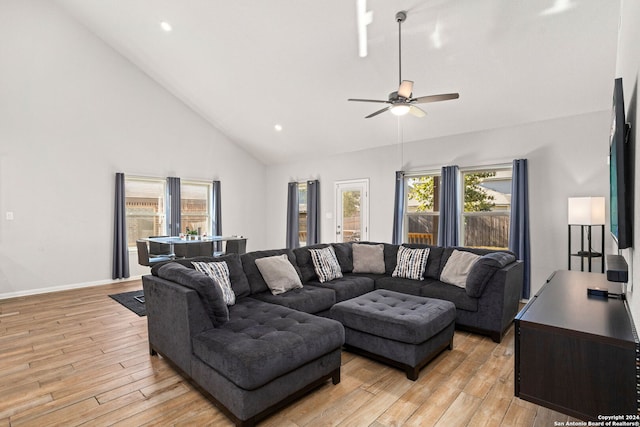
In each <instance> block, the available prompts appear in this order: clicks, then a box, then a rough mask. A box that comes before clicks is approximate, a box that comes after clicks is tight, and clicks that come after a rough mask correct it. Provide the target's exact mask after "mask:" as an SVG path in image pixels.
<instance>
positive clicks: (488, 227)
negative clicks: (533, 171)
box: [460, 167, 512, 249]
mask: <svg viewBox="0 0 640 427" xmlns="http://www.w3.org/2000/svg"><path fill="white" fill-rule="evenodd" d="M511 172H512V171H511V167H505V168H502V169H497V168H496V169H484V170H468V171H464V172H463V173H462V182H463V191H462V194H463V209H462V226H461V234H462V239H461V242H460V244H461V245H463V246H471V247H483V248H491V249H507V248H508V247H509V221H510V219H509V218H510V214H511Z"/></svg>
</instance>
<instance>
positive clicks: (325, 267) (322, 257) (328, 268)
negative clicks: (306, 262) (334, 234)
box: [309, 246, 342, 283]
mask: <svg viewBox="0 0 640 427" xmlns="http://www.w3.org/2000/svg"><path fill="white" fill-rule="evenodd" d="M309 252H311V261H313V268H314V270H315V271H316V274H317V275H318V281H319V282H320V283H324V282H328V281H329V280H333V279H339V278H341V277H342V270H341V269H340V264H339V263H338V258H337V257H336V253H335V251H334V250H333V246H327V247H326V248H323V249H309Z"/></svg>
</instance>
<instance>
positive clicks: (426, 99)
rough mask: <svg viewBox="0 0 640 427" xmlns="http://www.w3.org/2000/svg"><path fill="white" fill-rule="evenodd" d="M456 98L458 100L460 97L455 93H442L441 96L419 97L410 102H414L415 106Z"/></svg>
mask: <svg viewBox="0 0 640 427" xmlns="http://www.w3.org/2000/svg"><path fill="white" fill-rule="evenodd" d="M458 98H460V95H459V94H457V93H443V94H441V95H428V96H420V97H418V98H413V99H411V102H414V103H416V104H424V103H427V102H439V101H448V100H450V99H458Z"/></svg>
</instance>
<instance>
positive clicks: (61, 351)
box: [0, 281, 568, 427]
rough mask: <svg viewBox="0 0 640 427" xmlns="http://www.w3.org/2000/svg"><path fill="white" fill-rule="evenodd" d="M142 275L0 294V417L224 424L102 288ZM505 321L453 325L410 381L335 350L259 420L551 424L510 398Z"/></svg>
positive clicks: (44, 421)
mask: <svg viewBox="0 0 640 427" xmlns="http://www.w3.org/2000/svg"><path fill="white" fill-rule="evenodd" d="M141 288H142V286H141V283H140V281H131V282H126V283H120V284H116V285H107V286H98V287H93V288H85V289H79V290H73V291H64V292H57V293H51V294H44V295H37V296H29V297H23V298H14V299H6V300H0V427H4V426H23V425H29V426H50V425H64V426H74V425H81V424H86V425H114V424H115V425H123V426H138V425H215V426H226V425H231V423H230V422H229V420H228V419H227V418H225V417H224V416H223V415H222V414H221V413H220V412H219V411H218V410H217V409H216V408H215V407H214V406H213V405H212V404H211V403H210V402H209V401H208V400H207V399H206V398H204V397H203V396H202V395H201V394H200V393H199V392H198V391H196V390H195V389H194V388H193V387H192V386H191V385H190V384H189V383H188V382H186V381H185V380H183V378H181V377H180V376H179V375H178V374H176V373H175V372H174V371H173V370H172V369H171V367H170V366H169V365H168V364H167V363H166V362H165V361H164V360H163V359H162V358H159V357H151V356H149V353H148V344H147V330H146V318H145V317H138V316H137V315H135V314H134V313H132V312H131V311H129V310H127V309H126V308H124V307H123V306H121V305H120V304H118V303H117V302H115V301H113V300H112V299H111V298H109V297H108V295H109V294H114V293H119V292H126V291H131V290H136V289H141ZM513 363H514V362H513V327H512V328H511V330H510V331H509V333H508V335H507V336H506V338H505V339H504V340H503V342H502V343H501V344H499V345H498V344H495V343H494V342H492V341H491V340H490V339H489V338H486V337H481V336H478V335H474V334H468V333H464V332H457V331H456V334H455V338H454V349H453V350H452V351H445V352H444V353H442V354H441V355H440V356H438V357H437V358H436V359H434V360H433V361H432V362H431V363H430V364H429V365H428V366H427V367H425V368H424V369H423V370H422V371H421V372H420V378H419V380H418V381H416V382H413V381H409V380H407V379H406V377H405V375H404V373H403V372H402V371H400V370H396V369H393V368H390V367H387V366H385V365H382V364H379V363H377V362H374V361H371V360H369V359H366V358H363V357H359V356H356V355H353V354H351V353H347V352H343V356H342V381H341V382H340V384H338V385H336V386H334V385H332V384H331V382H330V381H329V382H327V384H326V385H324V386H322V387H320V388H318V389H316V390H315V391H313V392H312V393H311V394H309V395H307V396H306V397H304V398H302V399H301V400H299V401H297V402H296V403H294V404H292V405H291V406H289V407H287V408H286V409H284V410H282V411H281V412H279V413H277V414H275V415H274V416H272V417H271V418H268V419H266V420H264V422H263V423H261V425H265V426H273V427H275V426H278V427H281V426H316V425H323V426H324V425H340V426H399V425H407V426H431V425H437V426H465V425H469V426H476V425H495V426H553V425H554V421H567V420H568V417H567V416H565V415H562V414H559V413H557V412H553V411H550V410H548V409H545V408H542V407H539V406H536V405H533V404H531V403H528V402H525V401H523V400H520V399H517V398H515V397H513V372H514V371H513Z"/></svg>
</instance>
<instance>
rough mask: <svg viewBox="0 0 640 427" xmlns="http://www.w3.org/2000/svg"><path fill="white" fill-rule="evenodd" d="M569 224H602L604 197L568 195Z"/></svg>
mask: <svg viewBox="0 0 640 427" xmlns="http://www.w3.org/2000/svg"><path fill="white" fill-rule="evenodd" d="M568 221H569V224H571V225H603V224H604V223H605V221H604V197H569V215H568Z"/></svg>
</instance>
